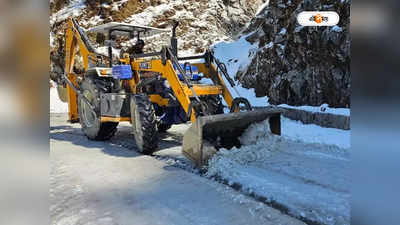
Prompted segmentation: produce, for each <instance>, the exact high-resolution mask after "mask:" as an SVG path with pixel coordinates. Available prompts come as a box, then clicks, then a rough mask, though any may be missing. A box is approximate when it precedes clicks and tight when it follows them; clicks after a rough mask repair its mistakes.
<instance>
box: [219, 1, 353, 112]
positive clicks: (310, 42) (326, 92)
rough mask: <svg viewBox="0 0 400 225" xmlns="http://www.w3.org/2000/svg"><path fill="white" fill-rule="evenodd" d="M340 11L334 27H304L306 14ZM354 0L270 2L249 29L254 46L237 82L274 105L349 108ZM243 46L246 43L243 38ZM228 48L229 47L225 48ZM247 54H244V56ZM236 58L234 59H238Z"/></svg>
mask: <svg viewBox="0 0 400 225" xmlns="http://www.w3.org/2000/svg"><path fill="white" fill-rule="evenodd" d="M318 10H323V11H335V12H337V13H338V14H339V15H340V22H339V24H338V25H337V26H334V27H303V26H301V25H299V24H298V23H297V19H296V17H297V15H298V14H299V13H300V12H302V11H318ZM349 25H350V1H336V0H328V1H320V0H317V1H284V0H277V1H269V4H264V5H262V7H260V10H259V11H258V14H257V15H256V16H255V17H254V18H253V19H252V20H251V22H250V24H249V26H248V27H247V28H246V29H245V31H244V35H243V36H246V37H245V39H246V41H248V42H249V45H252V47H251V48H248V49H243V50H242V49H241V50H240V51H239V50H238V49H237V48H236V43H232V44H231V48H232V50H230V51H234V49H236V50H237V52H238V54H240V55H243V54H245V55H246V56H247V58H248V59H247V61H248V62H246V64H243V66H242V67H241V68H239V70H238V71H237V73H236V75H235V79H236V80H237V81H239V82H240V83H241V84H242V86H243V87H244V88H254V90H255V93H256V96H257V97H262V96H268V98H269V103H271V104H276V105H277V104H289V105H295V106H298V105H313V106H319V105H321V104H323V103H327V104H329V106H331V107H347V108H348V107H350V32H349ZM239 42H242V40H239ZM224 48H225V49H228V46H224ZM241 51H244V52H241ZM232 60H233V61H235V59H234V57H232Z"/></svg>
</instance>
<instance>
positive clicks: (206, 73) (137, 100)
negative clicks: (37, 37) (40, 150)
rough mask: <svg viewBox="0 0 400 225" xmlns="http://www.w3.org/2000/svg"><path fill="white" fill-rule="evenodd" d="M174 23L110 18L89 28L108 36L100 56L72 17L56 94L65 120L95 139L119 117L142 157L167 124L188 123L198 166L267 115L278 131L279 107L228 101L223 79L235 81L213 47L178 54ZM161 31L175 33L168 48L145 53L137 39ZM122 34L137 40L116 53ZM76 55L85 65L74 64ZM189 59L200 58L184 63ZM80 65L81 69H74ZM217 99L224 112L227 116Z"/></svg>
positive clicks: (110, 131)
mask: <svg viewBox="0 0 400 225" xmlns="http://www.w3.org/2000/svg"><path fill="white" fill-rule="evenodd" d="M177 26H178V23H176V24H175V25H174V26H173V29H172V30H166V29H157V28H152V27H145V26H136V25H132V24H126V23H115V22H111V23H108V24H104V25H100V26H96V27H93V28H91V29H89V30H87V31H86V32H88V33H89V32H93V33H96V35H97V36H96V37H97V38H98V39H100V41H97V40H96V42H97V43H103V42H104V40H105V42H104V43H106V44H105V45H106V46H107V49H108V54H101V53H99V52H97V51H96V48H95V47H93V45H92V43H91V41H90V40H89V38H88V37H87V35H86V32H85V31H84V30H83V29H82V28H80V27H79V25H78V23H77V21H76V20H75V19H70V20H69V24H68V28H67V30H66V39H65V71H64V74H63V75H62V77H61V79H60V82H59V85H60V88H58V90H59V91H60V92H62V91H63V90H65V91H66V93H64V94H62V93H61V94H60V96H66V98H64V99H65V100H66V101H67V102H68V105H69V121H70V122H78V121H79V122H80V123H81V126H82V130H83V132H84V133H85V135H86V136H87V137H88V138H89V139H93V140H107V139H109V138H111V137H112V136H113V135H114V134H115V132H116V130H117V126H118V123H119V122H130V123H131V124H132V127H133V134H134V138H135V141H136V145H137V147H138V150H139V151H140V152H143V153H145V154H151V153H153V152H154V151H155V150H156V149H157V147H158V133H159V132H165V131H166V130H167V129H169V128H170V127H171V125H172V124H180V123H186V122H188V121H191V123H192V126H191V127H190V128H189V129H188V131H187V132H186V133H185V134H184V138H183V149H182V151H183V153H184V155H185V156H186V157H188V158H189V159H190V160H192V161H193V162H194V163H195V164H196V166H199V167H200V166H202V165H204V164H205V163H206V162H207V160H208V159H209V158H210V157H211V156H212V154H214V153H215V152H216V151H217V150H218V149H220V148H228V149H229V148H231V147H233V146H239V145H240V142H239V140H238V137H239V136H240V135H241V134H242V133H243V131H244V130H245V129H246V128H247V127H248V126H249V125H250V124H252V123H255V122H259V121H263V120H266V119H268V118H269V121H270V128H271V132H272V133H274V134H278V135H279V134H280V113H281V112H280V111H279V110H277V109H263V110H252V108H251V105H250V103H249V101H248V100H247V99H245V98H241V97H238V98H233V97H232V95H231V93H230V91H229V89H228V87H227V86H226V85H225V81H227V82H229V83H230V85H231V86H232V87H234V85H235V83H234V81H233V80H232V79H231V78H230V77H229V75H228V74H227V71H226V67H225V65H224V64H223V63H221V62H219V61H218V60H217V59H216V58H215V57H214V56H213V52H212V51H210V50H207V51H206V52H205V53H204V54H203V55H197V56H190V57H178V48H177V38H176V28H177ZM163 32H172V36H171V40H170V45H169V46H160V51H158V52H149V53H143V52H142V49H143V40H142V39H141V37H143V36H146V35H147V36H149V35H157V34H160V33H163ZM119 36H121V37H127V38H128V39H137V45H135V46H132V48H131V49H128V50H123V51H122V52H121V53H120V54H119V55H120V57H115V56H113V51H115V50H114V46H115V43H114V42H115V39H116V38H118V37H119ZM78 47H79V50H78ZM79 54H80V56H81V59H82V62H79V61H77V62H76V61H75V59H76V58H77V55H79ZM193 60H197V61H199V62H196V63H190V62H189V61H193ZM77 63H78V64H79V63H82V64H83V68H84V69H83V70H80V69H76V68H75V67H74V65H75V64H77ZM223 76H224V77H223ZM224 78H225V79H224ZM203 80H208V81H209V82H208V84H204V83H203V82H202V81H203ZM221 97H222V98H223V100H224V101H225V103H226V105H227V107H228V110H229V112H228V113H224V105H223V102H222V98H221Z"/></svg>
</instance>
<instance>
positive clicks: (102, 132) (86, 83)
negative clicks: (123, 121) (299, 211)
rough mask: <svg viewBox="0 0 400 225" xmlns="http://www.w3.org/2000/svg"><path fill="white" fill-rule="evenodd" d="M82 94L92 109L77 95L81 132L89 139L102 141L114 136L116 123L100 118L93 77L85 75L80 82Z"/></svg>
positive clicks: (96, 90)
mask: <svg viewBox="0 0 400 225" xmlns="http://www.w3.org/2000/svg"><path fill="white" fill-rule="evenodd" d="M81 90H82V94H83V95H84V96H85V97H86V99H87V100H89V102H90V104H91V105H92V106H94V110H93V109H91V108H90V106H89V105H88V104H87V103H86V101H85V100H84V99H83V98H82V97H78V113H79V118H80V120H79V121H80V123H81V126H82V131H83V133H84V134H85V135H86V136H87V137H88V138H89V139H91V140H96V141H104V140H108V139H110V138H111V137H112V136H114V134H115V132H116V131H117V126H118V123H114V122H104V123H102V122H101V120H100V98H99V95H100V94H99V90H98V88H97V87H96V84H95V82H94V79H93V78H91V77H90V76H89V75H87V76H86V77H85V78H84V79H83V81H82V84H81Z"/></svg>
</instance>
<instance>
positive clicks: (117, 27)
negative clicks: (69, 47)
mask: <svg viewBox="0 0 400 225" xmlns="http://www.w3.org/2000/svg"><path fill="white" fill-rule="evenodd" d="M88 32H94V33H97V34H101V35H103V36H104V37H105V39H106V41H105V43H106V45H107V46H108V56H109V57H110V59H111V60H110V62H111V61H112V49H113V47H114V46H115V39H116V38H117V37H122V38H128V39H134V38H136V44H135V45H133V46H130V47H129V48H128V49H127V50H125V51H124V52H125V53H128V54H130V55H133V54H143V53H144V52H143V47H144V45H145V43H144V41H143V40H142V39H141V37H144V36H145V37H149V36H153V35H157V34H161V33H166V32H171V31H170V30H168V29H159V28H154V27H147V26H139V25H133V24H129V23H117V22H110V23H107V24H102V25H99V26H95V27H92V28H90V29H88ZM120 56H123V54H120ZM121 58H122V57H121ZM111 66H112V65H111V63H110V67H111Z"/></svg>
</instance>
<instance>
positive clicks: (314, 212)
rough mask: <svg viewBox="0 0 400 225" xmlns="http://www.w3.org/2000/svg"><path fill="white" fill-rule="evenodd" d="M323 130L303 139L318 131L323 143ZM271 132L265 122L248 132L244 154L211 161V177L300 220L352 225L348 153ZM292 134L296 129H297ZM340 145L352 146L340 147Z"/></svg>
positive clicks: (225, 152)
mask: <svg viewBox="0 0 400 225" xmlns="http://www.w3.org/2000/svg"><path fill="white" fill-rule="evenodd" d="M289 121H290V120H289ZM291 123H292V122H289V123H287V121H286V123H285V122H284V123H283V124H287V125H290V124H291ZM288 127H291V126H288ZM300 127H302V128H305V127H307V125H302V126H300ZM321 129H326V128H320V129H318V128H317V127H311V129H309V130H308V131H307V129H305V133H303V136H304V137H305V138H306V139H309V136H308V135H310V134H311V135H310V136H313V135H312V131H313V130H314V131H316V132H317V136H315V134H314V136H315V137H318V130H321ZM267 130H269V129H268V123H267V122H266V121H264V122H262V123H260V124H255V125H252V126H251V127H249V129H248V130H247V131H246V132H245V133H244V134H243V135H242V137H241V143H242V144H243V146H242V147H241V148H240V149H237V148H233V149H231V150H221V151H219V152H218V153H217V154H216V155H215V156H214V157H213V158H212V159H211V160H210V162H209V167H208V172H207V176H208V177H218V178H222V179H224V180H227V181H228V183H229V184H230V185H233V184H239V185H240V186H241V189H242V190H243V191H245V192H247V193H248V194H255V195H256V196H260V197H264V198H266V199H267V201H268V202H271V203H274V204H279V205H281V206H283V207H285V208H287V209H288V213H289V214H290V215H293V216H296V217H298V218H307V219H308V220H311V221H315V222H319V223H322V224H349V223H350V174H349V171H350V156H349V149H345V148H339V147H338V146H336V145H326V144H320V143H306V142H304V141H301V138H299V137H300V133H299V132H297V133H296V132H292V133H290V130H289V133H288V134H287V135H285V136H283V137H280V136H275V135H272V134H269V133H267V132H265V131H267ZM293 130H295V131H296V128H293V127H292V131H293ZM299 131H300V129H299ZM285 132H286V131H285V128H284V129H283V133H285ZM326 133H328V132H325V134H326ZM293 134H295V135H293ZM321 134H322V135H321V136H320V137H322V138H323V137H324V135H323V133H321ZM332 134H334V132H333V133H332ZM333 136H334V135H333ZM293 137H295V138H299V139H298V140H293ZM325 137H326V140H325V141H330V140H329V135H328V136H325ZM339 138H340V136H339ZM316 139H317V138H316ZM311 141H312V140H311ZM322 141H323V140H322ZM312 142H313V141H312ZM339 145H341V146H347V144H346V143H340V141H339Z"/></svg>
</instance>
